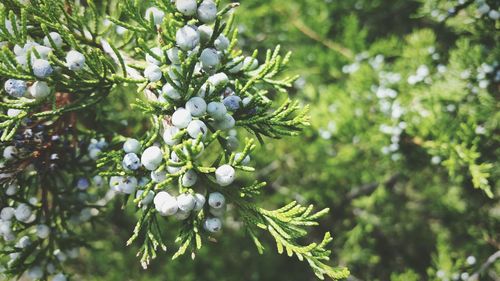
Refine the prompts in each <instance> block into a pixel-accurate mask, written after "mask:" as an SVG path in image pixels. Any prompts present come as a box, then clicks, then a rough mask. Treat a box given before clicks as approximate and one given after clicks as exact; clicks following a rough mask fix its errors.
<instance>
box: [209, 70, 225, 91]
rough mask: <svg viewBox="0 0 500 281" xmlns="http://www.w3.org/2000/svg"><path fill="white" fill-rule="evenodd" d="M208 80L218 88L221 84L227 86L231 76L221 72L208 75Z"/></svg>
mask: <svg viewBox="0 0 500 281" xmlns="http://www.w3.org/2000/svg"><path fill="white" fill-rule="evenodd" d="M207 82H208V83H210V84H211V85H212V86H213V87H215V88H217V87H219V86H225V85H226V84H227V83H228V82H229V77H227V75H226V74H225V73H222V72H221V73H217V74H214V75H212V76H210V77H208V80H207Z"/></svg>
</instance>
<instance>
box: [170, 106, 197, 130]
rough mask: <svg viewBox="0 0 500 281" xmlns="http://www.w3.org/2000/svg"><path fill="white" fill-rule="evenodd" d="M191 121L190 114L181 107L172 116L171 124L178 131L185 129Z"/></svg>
mask: <svg viewBox="0 0 500 281" xmlns="http://www.w3.org/2000/svg"><path fill="white" fill-rule="evenodd" d="M191 120H192V117H191V113H190V112H189V111H188V110H186V109H184V108H182V107H181V108H178V109H177V110H176V111H175V112H174V114H172V124H174V126H176V127H177V128H179V129H183V128H186V127H187V126H188V125H189V122H191Z"/></svg>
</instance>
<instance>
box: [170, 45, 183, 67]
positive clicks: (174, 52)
mask: <svg viewBox="0 0 500 281" xmlns="http://www.w3.org/2000/svg"><path fill="white" fill-rule="evenodd" d="M179 52H180V50H179V48H177V47H174V48H171V49H169V50H168V51H167V57H168V59H169V60H170V61H171V62H172V63H173V64H180V63H181V60H180V58H179Z"/></svg>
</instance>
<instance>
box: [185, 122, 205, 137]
mask: <svg viewBox="0 0 500 281" xmlns="http://www.w3.org/2000/svg"><path fill="white" fill-rule="evenodd" d="M207 131H208V128H207V125H205V123H203V121H201V120H193V121H191V122H190V123H189V125H188V127H187V132H188V134H189V136H190V137H192V138H193V139H195V138H197V137H198V136H199V135H200V134H201V135H202V137H203V138H204V137H205V136H206V134H207Z"/></svg>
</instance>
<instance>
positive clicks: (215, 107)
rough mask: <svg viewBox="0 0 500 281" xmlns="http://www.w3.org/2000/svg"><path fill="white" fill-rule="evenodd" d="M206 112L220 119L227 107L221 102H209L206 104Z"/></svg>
mask: <svg viewBox="0 0 500 281" xmlns="http://www.w3.org/2000/svg"><path fill="white" fill-rule="evenodd" d="M207 112H208V114H210V116H211V117H212V118H214V119H215V120H220V119H222V118H224V116H225V115H226V113H227V109H226V106H225V105H224V104H223V103H221V102H211V103H209V104H208V106H207Z"/></svg>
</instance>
